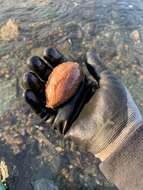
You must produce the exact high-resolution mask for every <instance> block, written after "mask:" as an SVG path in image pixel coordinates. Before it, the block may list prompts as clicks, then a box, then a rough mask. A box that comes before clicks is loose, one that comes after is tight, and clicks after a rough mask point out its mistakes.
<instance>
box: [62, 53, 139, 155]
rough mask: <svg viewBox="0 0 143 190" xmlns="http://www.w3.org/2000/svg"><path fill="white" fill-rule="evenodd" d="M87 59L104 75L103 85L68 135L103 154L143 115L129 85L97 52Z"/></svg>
mask: <svg viewBox="0 0 143 190" xmlns="http://www.w3.org/2000/svg"><path fill="white" fill-rule="evenodd" d="M87 63H88V67H89V70H90V71H92V72H91V73H93V72H96V74H97V75H98V76H99V78H100V79H99V88H98V89H97V90H96V92H95V94H94V95H93V97H92V98H91V99H90V101H89V102H88V103H87V104H86V105H85V107H84V108H83V109H82V111H81V113H80V115H79V117H78V118H77V120H76V121H75V122H74V123H73V125H72V127H71V128H70V130H69V131H68V132H67V134H66V137H71V138H72V139H74V140H76V141H77V142H78V143H81V144H84V145H85V146H86V147H87V149H88V150H89V151H90V152H92V153H93V154H96V155H97V154H99V155H100V152H103V151H104V150H105V149H106V148H107V147H109V145H110V144H112V143H113V142H114V141H115V140H116V139H117V138H118V137H119V136H120V134H121V133H122V131H123V130H124V129H128V130H130V129H131V128H133V127H135V126H137V125H138V124H139V123H140V122H141V121H142V117H141V114H140V111H139V110H138V108H137V106H136V104H135V102H134V100H133V99H132V97H131V95H130V93H129V92H128V90H127V88H126V87H125V86H124V84H123V83H122V82H121V81H120V80H119V79H118V78H117V77H116V76H115V75H114V74H113V73H111V72H110V71H109V70H108V69H107V68H106V67H105V66H104V65H103V64H102V62H101V61H100V60H99V58H98V57H97V55H96V52H94V51H91V52H88V53H87ZM122 138H125V136H124V137H123V136H122ZM115 144H116V143H115ZM111 149H112V148H111ZM107 154H109V153H107ZM107 156H108V155H107ZM98 157H99V158H101V157H100V156H98Z"/></svg>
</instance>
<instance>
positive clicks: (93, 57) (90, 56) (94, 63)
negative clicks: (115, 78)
mask: <svg viewBox="0 0 143 190" xmlns="http://www.w3.org/2000/svg"><path fill="white" fill-rule="evenodd" d="M86 59H87V63H88V65H90V66H89V67H90V70H91V67H92V68H93V69H94V72H96V73H97V75H98V76H100V73H101V72H102V71H104V70H105V69H106V67H105V65H104V64H103V63H102V62H101V60H100V58H99V57H98V55H97V53H96V50H94V49H92V50H90V51H88V52H87V53H86Z"/></svg>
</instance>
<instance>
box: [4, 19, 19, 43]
mask: <svg viewBox="0 0 143 190" xmlns="http://www.w3.org/2000/svg"><path fill="white" fill-rule="evenodd" d="M18 35H19V26H18V24H17V23H16V22H15V21H14V20H12V19H9V20H8V21H7V23H6V24H5V25H3V26H2V27H1V28H0V39H1V40H4V41H10V40H14V39H15V38H17V37H18Z"/></svg>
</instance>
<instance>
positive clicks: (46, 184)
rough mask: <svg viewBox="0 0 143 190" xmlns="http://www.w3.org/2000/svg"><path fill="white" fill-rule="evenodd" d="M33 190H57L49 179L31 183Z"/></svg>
mask: <svg viewBox="0 0 143 190" xmlns="http://www.w3.org/2000/svg"><path fill="white" fill-rule="evenodd" d="M33 187H34V190H58V187H57V186H56V185H55V184H54V182H53V181H52V180H49V179H44V178H42V179H39V180H36V181H35V182H34V183H33Z"/></svg>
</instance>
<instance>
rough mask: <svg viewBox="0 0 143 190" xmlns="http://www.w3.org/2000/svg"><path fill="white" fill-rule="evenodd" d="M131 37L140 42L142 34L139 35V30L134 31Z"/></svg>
mask: <svg viewBox="0 0 143 190" xmlns="http://www.w3.org/2000/svg"><path fill="white" fill-rule="evenodd" d="M130 37H131V39H132V40H134V41H138V42H140V33H139V31H138V30H134V31H133V32H132V33H131V34H130Z"/></svg>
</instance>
